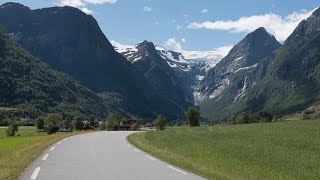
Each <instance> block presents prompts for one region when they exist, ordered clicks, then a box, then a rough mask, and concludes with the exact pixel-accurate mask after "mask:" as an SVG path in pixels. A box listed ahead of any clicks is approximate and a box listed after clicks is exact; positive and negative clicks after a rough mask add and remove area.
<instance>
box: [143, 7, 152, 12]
mask: <svg viewBox="0 0 320 180" xmlns="http://www.w3.org/2000/svg"><path fill="white" fill-rule="evenodd" d="M143 11H144V12H151V11H152V7H149V6H145V7H143Z"/></svg>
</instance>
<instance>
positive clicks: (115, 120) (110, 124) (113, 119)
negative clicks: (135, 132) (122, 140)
mask: <svg viewBox="0 0 320 180" xmlns="http://www.w3.org/2000/svg"><path fill="white" fill-rule="evenodd" d="M121 119H122V117H121V115H120V114H119V113H115V114H114V113H110V114H109V115H108V116H107V121H106V123H107V130H108V131H118V129H119V126H120V121H121Z"/></svg>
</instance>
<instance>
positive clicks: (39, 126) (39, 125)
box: [36, 116, 45, 129]
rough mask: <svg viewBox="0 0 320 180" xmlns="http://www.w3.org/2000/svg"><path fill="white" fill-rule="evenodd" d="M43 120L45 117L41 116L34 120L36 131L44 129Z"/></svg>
mask: <svg viewBox="0 0 320 180" xmlns="http://www.w3.org/2000/svg"><path fill="white" fill-rule="evenodd" d="M44 120H45V117H43V116H39V117H38V118H37V120H36V126H37V129H43V128H44Z"/></svg>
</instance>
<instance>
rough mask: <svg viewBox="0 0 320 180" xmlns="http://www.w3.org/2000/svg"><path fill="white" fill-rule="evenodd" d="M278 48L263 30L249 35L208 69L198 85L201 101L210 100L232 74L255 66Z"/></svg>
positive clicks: (224, 86) (272, 37) (274, 40)
mask: <svg viewBox="0 0 320 180" xmlns="http://www.w3.org/2000/svg"><path fill="white" fill-rule="evenodd" d="M278 47H280V43H279V42H278V41H277V40H276V39H275V37H274V36H272V35H270V34H269V33H268V32H267V31H266V30H265V29H264V28H258V29H257V30H255V31H254V32H252V33H249V34H248V35H247V36H246V37H245V38H244V39H243V40H242V41H240V42H239V43H238V44H237V45H235V46H234V47H233V48H232V49H231V51H230V52H229V54H228V55H227V56H226V57H225V58H223V59H222V60H221V61H220V62H219V63H218V64H217V65H216V66H215V67H213V68H212V69H210V70H209V71H208V73H207V75H206V76H205V77H204V78H203V80H202V81H201V84H200V89H199V91H200V94H201V95H202V96H204V97H203V98H202V99H208V98H209V99H212V98H215V97H217V96H218V95H220V93H221V92H222V91H223V90H224V89H225V88H226V87H227V86H228V85H229V84H230V75H232V74H233V73H234V72H237V71H240V70H243V69H248V68H251V67H255V66H257V64H258V63H259V62H260V61H261V60H262V59H263V58H264V57H266V56H268V55H270V54H271V53H272V52H273V51H274V50H275V49H277V48H278Z"/></svg>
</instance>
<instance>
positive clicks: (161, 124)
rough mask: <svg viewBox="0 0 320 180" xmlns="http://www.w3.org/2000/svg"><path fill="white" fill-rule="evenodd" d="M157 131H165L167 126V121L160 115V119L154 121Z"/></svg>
mask: <svg viewBox="0 0 320 180" xmlns="http://www.w3.org/2000/svg"><path fill="white" fill-rule="evenodd" d="M154 124H155V126H156V129H157V130H164V129H165V127H166V125H167V119H166V117H165V116H164V115H162V114H159V116H158V118H157V119H156V120H155V121H154Z"/></svg>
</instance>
